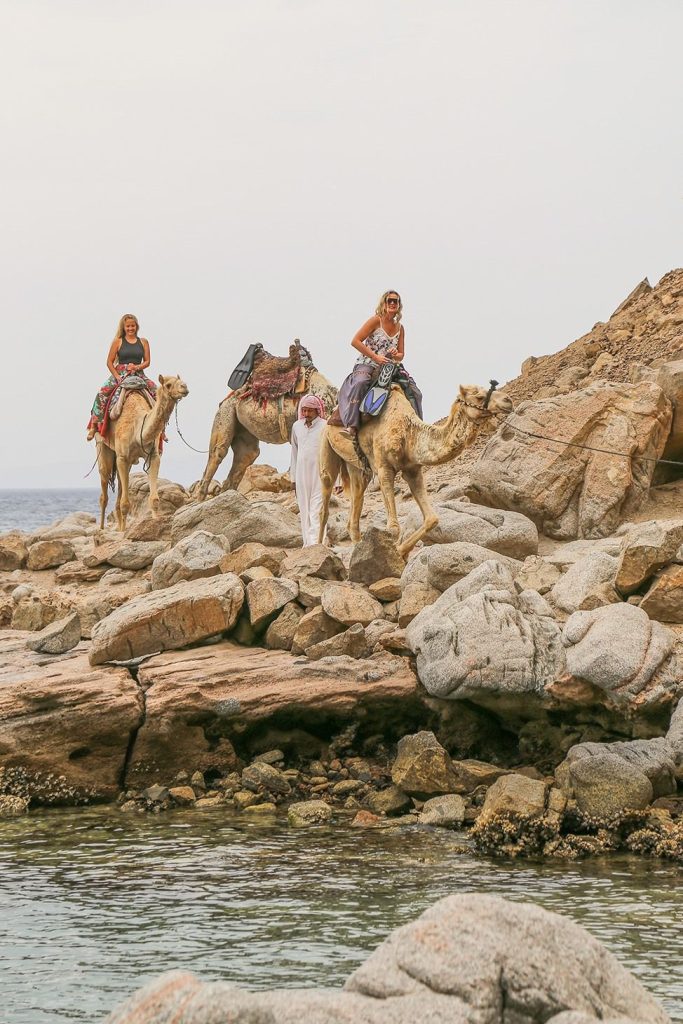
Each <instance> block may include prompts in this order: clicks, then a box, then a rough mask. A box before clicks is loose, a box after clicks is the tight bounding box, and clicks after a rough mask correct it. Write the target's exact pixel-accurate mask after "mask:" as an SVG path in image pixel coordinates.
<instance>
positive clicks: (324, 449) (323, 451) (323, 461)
mask: <svg viewBox="0 0 683 1024" xmlns="http://www.w3.org/2000/svg"><path fill="white" fill-rule="evenodd" d="M341 464H342V460H341V458H340V457H339V456H338V455H337V453H336V452H335V450H334V448H333V447H332V445H331V444H330V443H329V441H328V440H327V438H326V437H325V436H324V432H323V437H322V440H321V442H320V455H319V462H318V465H319V468H320V484H321V487H322V494H323V503H322V507H321V509H320V532H319V533H318V544H322V543H323V537H324V536H325V530H326V528H327V520H328V519H329V516H330V498H331V497H332V490H333V488H334V482H335V480H336V479H337V477H338V475H339V470H340V469H341Z"/></svg>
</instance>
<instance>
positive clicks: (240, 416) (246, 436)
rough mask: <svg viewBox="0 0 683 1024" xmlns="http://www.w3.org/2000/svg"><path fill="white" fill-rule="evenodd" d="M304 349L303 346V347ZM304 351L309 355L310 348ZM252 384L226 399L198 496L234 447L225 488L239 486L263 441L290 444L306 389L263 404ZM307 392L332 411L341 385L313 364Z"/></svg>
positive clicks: (201, 498)
mask: <svg viewBox="0 0 683 1024" xmlns="http://www.w3.org/2000/svg"><path fill="white" fill-rule="evenodd" d="M302 349H303V347H302ZM303 351H304V352H305V353H306V355H308V352H307V350H306V349H303ZM248 390H249V386H248V385H246V386H245V387H243V388H239V389H238V390H237V391H233V392H232V393H231V394H229V395H228V397H227V398H225V399H223V401H222V402H221V404H220V405H219V406H218V411H217V413H216V415H215V417H214V420H213V426H212V427H211V440H210V441H209V458H208V461H207V463H206V468H205V469H204V473H203V475H202V478H201V480H200V481H199V484H198V485H197V497H198V500H199V501H204V499H205V498H206V496H207V493H208V490H209V486H210V484H211V481H212V480H213V477H214V475H215V473H216V471H217V469H218V467H219V466H220V464H221V462H222V461H223V459H224V458H225V457H226V455H227V454H228V450H229V449H230V448H232V466H231V467H230V472H229V474H228V476H227V478H226V480H225V481H224V483H223V486H222V488H221V489H222V490H223V491H230V490H236V489H237V487H238V486H239V483H240V481H241V479H242V477H243V476H244V474H245V473H246V471H247V469H248V468H249V466H251V464H252V462H255V461H256V459H257V458H258V456H259V451H260V447H259V444H260V442H264V443H265V444H286V443H288V442H289V439H290V437H291V435H292V427H293V426H294V423H295V421H296V418H297V415H298V409H299V399H301V398H303V393H302V394H298V395H294V396H290V395H286V396H284V397H283V398H281V399H277V400H275V401H270V402H267V403H266V404H262V403H259V402H255V401H254V400H253V399H252V398H249V397H244V395H245V393H246V394H248ZM306 394H311V395H317V396H318V397H319V398H321V399H322V401H323V404H324V406H325V409H326V410H327V413H328V415H329V414H330V413H331V412H332V409H333V408H334V406H335V405H336V404H337V389H336V388H335V386H334V385H333V384H331V383H330V381H329V380H328V379H327V377H324V376H323V374H322V373H319V372H318V370H316V369H315V367H314V366H311V369H310V371H309V377H308V387H307V390H306Z"/></svg>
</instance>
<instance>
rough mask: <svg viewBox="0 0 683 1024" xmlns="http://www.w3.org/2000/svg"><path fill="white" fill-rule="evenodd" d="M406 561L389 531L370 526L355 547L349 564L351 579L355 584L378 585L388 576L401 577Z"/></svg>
mask: <svg viewBox="0 0 683 1024" xmlns="http://www.w3.org/2000/svg"><path fill="white" fill-rule="evenodd" d="M404 568H405V559H404V558H403V556H402V555H401V554H400V553H399V550H398V547H397V545H396V541H395V540H394V538H393V537H392V536H391V534H390V533H389V532H388V531H387V530H380V529H378V528H377V527H376V526H369V527H367V529H366V530H365V532H364V534H363V536H362V537H361V539H360V540H359V541H358V543H357V544H355V545H354V548H353V552H352V554H351V562H350V564H349V579H350V580H352V581H353V582H354V583H365V584H370V583H376V582H377V581H378V580H382V579H385V578H386V577H388V576H400V575H401V573H402V572H403V570H404Z"/></svg>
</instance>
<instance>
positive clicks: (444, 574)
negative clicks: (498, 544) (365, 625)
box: [401, 541, 521, 593]
mask: <svg viewBox="0 0 683 1024" xmlns="http://www.w3.org/2000/svg"><path fill="white" fill-rule="evenodd" d="M490 561H495V562H498V563H499V564H500V565H504V566H506V567H507V568H508V570H509V571H510V572H511V573H512V575H513V576H514V575H516V573H517V572H518V571H519V570H520V569H521V564H520V563H519V562H518V561H517V560H516V559H514V558H507V557H506V556H505V555H494V554H492V553H491V552H490V551H489V550H488V549H487V548H484V547H482V546H481V545H480V544H471V543H467V542H464V541H463V542H460V541H458V542H456V543H453V544H437V545H434V546H432V547H428V548H423V549H422V550H421V551H419V552H418V554H417V555H416V556H415V557H414V558H412V559H411V560H410V562H408V565H407V566H406V567H405V569H404V571H403V573H402V575H401V590H402V591H403V592H404V593H405V591H406V589H407V588H408V586H409V585H410V584H414V583H421V584H423V585H425V586H429V587H433V588H434V589H435V590H438V591H440V592H441V593H443V592H444V590H448V588H449V587H452V586H453V584H454V583H457V582H458V581H459V580H461V579H464V577H465V576H467V575H469V573H470V572H472V570H473V569H476V568H477V567H478V566H480V565H483V564H484V562H490Z"/></svg>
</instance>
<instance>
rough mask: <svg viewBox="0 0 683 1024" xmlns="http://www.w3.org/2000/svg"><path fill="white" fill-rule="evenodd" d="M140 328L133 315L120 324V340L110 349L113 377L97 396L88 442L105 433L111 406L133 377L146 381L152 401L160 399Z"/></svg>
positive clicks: (146, 342)
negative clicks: (121, 387) (124, 382)
mask: <svg viewBox="0 0 683 1024" xmlns="http://www.w3.org/2000/svg"><path fill="white" fill-rule="evenodd" d="M139 331H140V324H139V323H138V318H137V317H136V316H133V314H132V313H125V314H124V315H123V316H122V317H121V319H120V320H119V326H118V328H117V330H116V336H115V338H114V340H113V341H112V343H111V345H110V346H109V355H108V356H107V368H108V370H109V373H110V376H109V377H108V378H107V380H106V381H105V383H104V384H103V385H102V387H101V388H100V390H99V391H98V392H97V395H96V396H95V401H94V403H93V407H92V412H91V414H90V422H89V423H88V441H92V439H93V437H94V436H95V434H98V433H101V432H102V427H103V425H104V414H105V410H106V408H107V402H108V400H109V398H110V397H111V395H112V394H113V392H114V391H115V390H116V388H117V387H118V386H119V384H120V382H121V381H122V380H123V379H124V378H125V377H128V376H129V375H130V374H131V373H136V374H137V375H138V377H142V379H143V380H144V382H145V386H146V388H147V390H148V391H149V393H150V395H151V396H152V398H155V397H156V391H157V386H156V384H155V383H154V381H153V380H150V379H149V377H147V376H146V375H145V373H144V370H146V369H147V367H148V366H149V364H150V358H149V342H148V341H147V338H141V337H140V336H139V333H138V332H139Z"/></svg>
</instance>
